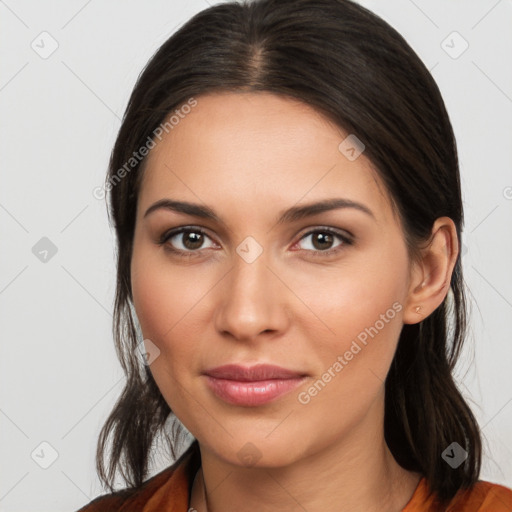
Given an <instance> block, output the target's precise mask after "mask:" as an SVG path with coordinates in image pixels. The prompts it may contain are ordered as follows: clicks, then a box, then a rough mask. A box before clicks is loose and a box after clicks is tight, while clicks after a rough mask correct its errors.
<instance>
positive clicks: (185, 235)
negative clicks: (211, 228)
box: [159, 228, 215, 253]
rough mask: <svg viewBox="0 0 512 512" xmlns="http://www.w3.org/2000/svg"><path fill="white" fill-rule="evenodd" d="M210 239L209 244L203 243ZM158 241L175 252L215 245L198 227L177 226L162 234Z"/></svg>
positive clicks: (197, 249) (190, 251)
mask: <svg viewBox="0 0 512 512" xmlns="http://www.w3.org/2000/svg"><path fill="white" fill-rule="evenodd" d="M208 240H210V245H205V243H206V242H207V241H208ZM159 243H160V244H161V245H165V246H166V247H167V248H168V249H169V250H171V251H174V252H177V253H193V252H199V250H200V249H207V248H212V247H215V244H214V243H213V242H212V241H211V238H210V237H209V236H208V235H207V234H206V233H205V232H203V231H202V230H201V229H198V228H179V229H175V230H172V231H170V232H167V233H164V235H162V237H161V239H160V241H159Z"/></svg>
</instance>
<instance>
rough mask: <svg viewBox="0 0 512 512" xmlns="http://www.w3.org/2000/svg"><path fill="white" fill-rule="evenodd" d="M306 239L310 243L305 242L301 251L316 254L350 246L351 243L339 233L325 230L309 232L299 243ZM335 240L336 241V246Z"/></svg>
mask: <svg viewBox="0 0 512 512" xmlns="http://www.w3.org/2000/svg"><path fill="white" fill-rule="evenodd" d="M308 239H309V240H310V241H309V242H306V243H305V247H302V249H305V250H308V251H316V252H328V251H330V250H332V249H335V248H337V247H339V246H340V245H345V244H347V245H350V243H351V241H350V240H349V239H348V237H346V236H343V235H341V234H340V233H334V232H333V231H330V230H326V229H323V230H320V229H318V230H316V231H310V232H309V233H306V234H305V235H304V236H303V237H302V238H301V241H303V240H308ZM336 239H337V240H338V243H337V244H336ZM333 244H335V245H333Z"/></svg>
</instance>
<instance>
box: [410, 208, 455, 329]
mask: <svg viewBox="0 0 512 512" xmlns="http://www.w3.org/2000/svg"><path fill="white" fill-rule="evenodd" d="M458 251H459V243H458V236H457V230H456V227H455V223H454V222H453V220H452V219H450V218H449V217H440V218H438V219H437V220H436V221H435V222H434V224H433V226H432V235H431V238H430V240H429V243H428V245H427V246H426V247H424V248H422V249H421V258H420V261H418V262H416V263H415V264H414V265H415V268H414V272H413V273H412V275H413V278H412V280H411V283H410V287H409V294H408V297H407V302H406V307H405V312H404V316H403V322H404V323H405V324H416V323H419V322H421V321H422V320H424V319H425V318H427V317H428V316H429V315H430V314H431V313H432V312H433V311H435V310H436V309H437V307H438V306H439V305H440V304H441V303H442V302H443V300H444V299H445V297H446V295H447V293H448V290H449V289H450V282H451V276H452V273H453V269H454V267H455V263H456V261H457V255H458Z"/></svg>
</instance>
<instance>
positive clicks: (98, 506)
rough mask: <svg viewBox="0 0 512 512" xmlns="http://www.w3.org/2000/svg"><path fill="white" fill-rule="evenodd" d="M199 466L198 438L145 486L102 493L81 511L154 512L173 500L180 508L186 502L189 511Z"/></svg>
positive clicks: (162, 508)
mask: <svg viewBox="0 0 512 512" xmlns="http://www.w3.org/2000/svg"><path fill="white" fill-rule="evenodd" d="M199 466H200V456H199V451H198V449H197V441H195V442H194V443H192V445H191V446H190V447H189V449H188V450H186V452H185V453H183V454H182V455H181V457H180V458H179V459H178V460H177V461H176V462H175V463H174V464H172V465H171V466H169V467H168V468H166V469H164V470H163V471H161V472H160V473H158V474H156V475H154V476H153V477H151V478H150V479H148V480H146V481H145V482H144V483H143V484H142V485H141V486H139V487H136V488H129V489H122V490H119V491H115V492H112V493H110V494H104V495H102V496H99V497H97V498H95V499H94V500H92V501H91V502H90V503H88V504H87V505H85V506H84V507H82V508H80V509H79V510H78V511H77V512H112V511H114V510H115V511H119V512H121V511H122V512H135V511H136V512H143V511H144V512H145V511H146V510H147V512H151V511H153V510H155V511H156V510H166V509H169V505H170V503H174V504H175V505H177V506H178V507H179V508H180V509H181V508H182V507H183V505H185V510H187V508H188V501H189V494H190V487H191V483H192V479H193V476H194V474H195V472H196V471H197V469H198V468H199ZM154 507H156V508H154Z"/></svg>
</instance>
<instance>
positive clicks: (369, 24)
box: [97, 0, 481, 501]
mask: <svg viewBox="0 0 512 512" xmlns="http://www.w3.org/2000/svg"><path fill="white" fill-rule="evenodd" d="M215 91H253V92H255V91H269V92H272V93H275V94H279V95H284V96H286V97H292V98H295V99H299V100H300V101H302V102H304V103H306V104H309V105H311V106H313V107H314V108H315V109H316V110H318V111H319V112H321V113H323V114H325V115H326V116H328V117H329V118H330V119H331V120H333V121H334V122H335V123H336V124H337V125H338V126H339V127H341V128H342V129H343V130H345V131H346V132H347V133H351V134H355V135H356V136H357V137H358V138H359V139H360V140H361V141H362V142H363V143H364V144H365V146H366V149H365V153H364V154H365V156H366V157H367V158H368V159H369V160H370V161H371V163H372V164H373V166H374V168H375V169H376V170H377V172H378V173H379V175H380V177H381V178H382V180H383V182H384V183H385V185H386V188H387V191H388V193H389V196H390V198H391V199H392V202H393V203H394V206H395V208H396V211H397V213H398V215H399V217H400V220H401V222H402V225H403V228H404V236H405V239H406V241H407V243H408V247H409V248H410V254H411V257H414V255H415V254H417V250H418V248H419V247H420V245H421V243H423V242H425V241H428V239H429V237H430V235H431V228H432V225H433V223H434V221H435V220H436V219H437V218H438V217H441V216H448V217H450V218H451V219H453V221H454V223H455V225H456V228H457V234H458V236H459V241H460V237H461V230H462V225H463V210H462V200H461V191H460V181H459V168H458V158H457V148H456V142H455V138H454V134H453V131H452V126H451V124H450V120H449V117H448V114H447V112H446V109H445V105H444V102H443V100H442V98H441V94H440V92H439V89H438V87H437V85H436V83H435V81H434V79H433V78H432V76H431V75H430V73H429V72H428V70H427V69H426V67H425V66H424V65H423V63H422V62H421V60H420V59H419V58H418V56H417V55H416V54H415V52H414V51H413V50H412V49H411V47H410V46H409V45H408V44H407V43H406V41H405V40H404V39H403V38H402V37H401V36H400V35H399V34H398V33H397V32H396V31H395V30H394V29H393V28H392V27H391V26H390V25H388V24H387V23H386V22H384V21H383V20H382V19H380V18H379V17H377V16H376V15H374V14H373V13H371V12H370V11H368V10H366V9H365V8H363V7H361V6H359V5H358V4H356V3H353V2H352V1H349V0H256V1H253V2H228V3H221V4H218V5H215V6H213V7H211V8H208V9H206V10H204V11H202V12H200V13H198V14H197V15H195V16H194V17H193V18H192V19H190V20H189V21H188V22H187V23H186V24H185V25H183V27H181V28H180V29H179V30H178V31H177V32H176V33H174V34H173V35H172V36H171V37H170V38H169V39H168V40H167V41H166V42H165V43H164V44H163V45H162V46H161V47H160V49H159V50H158V51H157V52H156V53H155V55H154V56H153V57H152V58H151V60H150V61H149V63H148V64H147V66H146V67H145V69H144V70H143V72H142V73H141V75H140V76H139V78H138V80H137V83H136V85H135V88H134V90H133V93H132V95H131V97H130V100H129V103H128V106H127V109H126V112H125V115H124V118H123V121H122V125H121V128H120V130H119V134H118V137H117V140H116V142H115V145H114V148H113V151H112V155H111V160H110V166H109V173H108V176H107V180H106V189H107V190H108V191H109V200H110V201H109V202H110V204H109V210H110V211H109V215H110V217H111V221H112V222H113V224H114V226H115V230H116V236H117V290H116V299H115V312H114V336H115V342H116V348H117V351H118V355H119V358H120V361H121V364H122V366H123V369H124V371H125V373H126V376H127V381H126V385H125V388H124V390H123V393H122V395H121V397H120V398H119V400H118V402H117V403H116V405H115V407H114V409H113V411H112V413H111V414H110V416H109V418H108V420H107V422H106V424H105V425H104V427H103V429H102V432H101V434H100V438H99V442H98V449H97V467H98V473H99V475H100V478H101V479H102V481H103V483H104V484H105V485H106V486H108V487H109V488H110V490H113V481H114V477H115V475H116V472H117V471H120V472H121V474H122V476H123V478H124V480H125V482H126V484H127V485H128V486H129V487H132V488H133V487H137V486H139V485H141V483H142V482H143V481H144V480H145V479H146V478H147V476H148V475H147V473H148V462H149V458H150V455H151V450H152V445H153V442H154V440H155V438H156V437H157V435H160V434H162V435H165V439H166V442H167V445H166V446H168V448H169V452H170V453H171V454H172V456H173V457H175V456H176V455H175V451H174V449H175V447H176V442H177V441H178V438H179V437H180V434H181V433H182V430H180V426H179V425H178V424H176V423H174V430H173V431H172V435H169V434H168V433H166V432H165V429H164V428H163V427H164V423H165V422H166V420H167V419H168V418H169V415H170V414H171V410H170V408H169V406H168V405H167V403H166V402H165V400H164V399H163V397H162V395H161V393H160V391H159V389H158V388H157V386H156V384H155V382H154V380H153V378H152V376H151V373H150V371H149V369H148V367H147V366H145V365H143V364H141V362H140V360H139V358H138V357H137V356H136V354H135V350H136V349H135V347H136V344H137V336H136V325H135V320H134V318H133V316H132V304H133V303H132V292H131V283H130V260H131V253H132V244H133V235H134V226H135V212H136V206H137V197H138V192H139V188H140V179H141V176H142V172H143V166H144V162H145V160H141V162H138V163H137V164H136V165H133V168H132V169H130V170H129V172H125V173H122V179H120V172H119V171H120V169H122V168H123V166H124V168H125V170H126V162H128V161H129V160H130V158H131V157H132V156H133V153H134V152H135V151H137V150H138V149H139V148H141V147H143V146H144V145H146V144H147V141H148V140H152V139H154V131H155V129H157V127H158V126H159V125H160V124H161V123H162V122H163V121H164V120H165V119H166V118H167V116H168V115H169V114H170V113H172V111H173V110H175V109H177V108H178V107H180V105H184V104H186V102H188V101H189V100H190V98H196V100H197V101H200V95H201V94H205V93H211V92H215ZM450 284H451V286H450V293H449V295H448V296H447V298H446V299H445V300H444V301H443V303H442V304H441V305H440V306H439V307H438V308H437V309H436V310H435V311H434V312H433V313H432V314H431V315H430V316H428V317H427V318H425V319H424V320H423V321H422V322H420V323H419V324H415V325H404V326H403V330H402V332H401V335H400V340H399V343H398V348H397V351H396V354H395V356H394V359H393V362H392V365H391V368H390V371H389V374H388V376H387V380H386V384H385V385H386V395H385V437H386V441H387V443H388V445H389V448H390V450H391V452H392V453H393V455H394V457H395V458H396V460H397V461H398V463H399V464H401V465H402V466H403V467H404V468H406V469H409V470H414V471H417V472H419V473H421V474H422V475H424V476H425V477H426V478H427V480H428V483H429V485H430V488H431V490H432V492H434V493H435V494H436V495H437V496H438V497H439V499H440V500H441V501H447V500H449V499H450V498H451V497H453V496H454V495H455V493H456V492H457V491H458V490H459V489H462V488H467V487H470V486H471V485H472V484H473V483H475V482H476V480H477V479H478V475H479V471H480V464H481V440H480V433H479V429H478V426H477V423H476V421H475V418H474V416H473V414H472V412H471V410H470V408H469V407H468V405H467V404H466V402H465V400H464V399H463V397H462V395H461V393H460V392H459V391H458V389H457V387H456V385H455V382H454V380H453V377H452V371H453V368H454V365H455V363H456V361H457V358H458V355H459V352H460V349H461V346H462V343H463V341H464V338H465V332H466V303H465V295H464V282H463V276H462V266H461V259H460V254H459V257H458V259H457V262H456V265H455V269H454V272H453V274H452V278H451V283H450ZM109 441H110V442H109ZM452 442H457V443H459V444H460V445H461V446H462V447H463V448H464V449H465V450H466V451H467V452H468V458H467V459H466V461H465V462H464V463H463V464H461V465H460V466H459V467H458V468H456V469H452V467H450V466H449V465H448V464H447V463H446V462H445V461H444V460H443V458H442V457H441V454H442V452H443V451H444V450H445V448H447V447H448V446H449V445H450V444H451V443H452ZM107 455H109V457H108V461H107Z"/></svg>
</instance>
